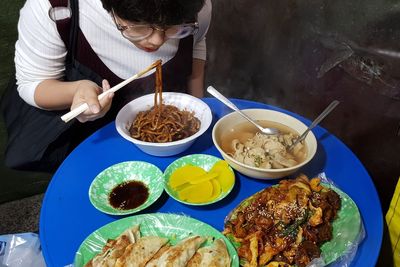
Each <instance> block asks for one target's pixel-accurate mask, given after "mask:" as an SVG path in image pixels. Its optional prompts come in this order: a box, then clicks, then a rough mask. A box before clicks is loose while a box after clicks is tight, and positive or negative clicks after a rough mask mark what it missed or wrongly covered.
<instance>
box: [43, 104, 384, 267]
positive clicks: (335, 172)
mask: <svg viewBox="0 0 400 267" xmlns="http://www.w3.org/2000/svg"><path fill="white" fill-rule="evenodd" d="M204 101H205V102H206V103H207V104H208V105H209V106H210V107H211V109H212V111H213V116H214V119H213V123H212V124H211V126H210V128H209V129H208V131H207V132H206V133H205V134H204V135H203V136H201V137H200V138H199V139H198V140H197V141H196V142H195V143H194V144H193V146H192V147H191V148H190V149H189V150H187V151H185V152H184V153H182V154H180V155H177V156H173V157H163V158H161V157H154V156H150V155H147V154H144V153H143V152H141V151H140V150H139V149H137V148H136V146H135V145H134V144H132V143H130V142H128V141H126V140H125V139H123V138H122V137H120V135H119V134H118V133H117V131H116V129H115V124H114V123H110V124H108V125H106V126H105V127H103V128H102V129H100V130H98V131H97V132H95V133H94V134H93V135H91V136H90V137H89V138H88V139H86V140H85V141H84V142H83V143H82V144H80V145H79V146H78V147H77V148H76V149H75V150H74V151H73V152H72V153H71V154H70V155H69V156H68V158H67V159H66V160H65V161H64V162H63V164H62V165H61V166H60V167H59V169H58V170H57V172H56V173H55V174H54V177H53V178H52V180H51V182H50V184H49V186H48V188H47V191H46V194H45V197H44V200H43V205H42V209H41V214H40V230H39V233H40V240H41V245H42V249H43V255H44V258H45V260H46V263H47V265H48V266H57V267H58V266H65V265H68V264H71V263H73V260H74V256H75V252H76V251H77V249H78V247H79V246H80V244H81V242H82V241H83V240H84V239H85V238H86V237H87V236H88V235H89V234H91V233H92V232H93V231H95V230H96V229H98V228H99V227H101V226H103V225H105V224H107V223H110V222H112V221H115V220H117V219H120V218H122V217H118V216H110V215H107V214H104V213H102V212H100V211H98V210H97V209H95V208H94V207H93V206H92V204H91V203H90V201H89V197H88V190H89V186H90V184H91V182H92V180H93V179H94V177H95V176H96V175H97V174H98V173H100V172H101V171H102V170H104V169H106V168H107V167H109V166H111V165H113V164H116V163H119V162H122V161H130V160H141V161H147V162H150V163H152V164H154V165H156V166H158V167H159V168H160V169H161V170H162V171H164V170H165V168H166V167H167V166H168V165H169V164H170V163H171V162H172V161H174V160H175V159H177V158H179V157H181V156H184V155H188V154H195V153H204V154H211V155H216V156H218V157H221V155H220V154H219V152H218V151H217V149H216V148H215V147H214V145H213V143H212V138H211V132H212V127H213V125H214V124H215V122H216V121H217V120H218V119H219V118H221V117H222V116H223V115H225V114H227V113H229V112H231V110H229V109H228V108H227V107H225V106H224V105H223V104H221V103H220V102H219V101H218V100H216V99H213V98H205V99H204ZM233 102H234V103H235V104H236V105H237V106H238V107H239V108H240V109H245V108H269V109H274V110H279V111H283V112H286V113H289V114H291V115H293V116H295V117H297V118H298V119H300V120H302V121H303V122H304V123H305V124H307V125H309V124H310V123H311V122H310V121H309V120H307V119H304V118H302V117H300V116H298V115H296V114H293V113H290V112H287V111H285V110H282V109H278V108H274V107H271V106H268V105H265V104H261V103H257V102H251V101H245V100H238V99H233ZM313 132H314V134H315V136H316V137H317V140H318V150H317V153H316V156H315V158H314V159H313V160H312V161H311V162H310V163H309V164H308V165H307V166H306V167H305V168H303V169H302V170H301V172H303V173H305V174H306V175H307V176H309V177H312V176H315V175H318V174H319V173H321V172H325V174H326V175H327V176H328V177H329V178H330V179H331V180H333V181H334V183H335V184H336V186H338V187H339V188H340V189H341V190H342V191H344V192H346V193H347V194H348V195H349V196H350V197H351V198H352V199H353V200H354V201H355V202H356V204H357V205H358V208H359V210H360V212H361V216H362V219H363V222H364V227H365V232H366V235H365V239H364V240H363V242H362V244H361V245H360V247H359V248H358V251H357V254H356V256H355V258H354V261H353V263H352V265H351V266H360V267H361V266H362V267H367V266H375V263H376V261H377V258H378V255H379V251H380V247H381V241H382V233H383V218H382V210H381V206H380V201H379V198H378V195H377V192H376V189H375V187H374V185H373V182H372V180H371V178H370V176H369V174H368V173H367V171H366V170H365V168H364V167H363V165H362V164H361V163H360V161H359V160H358V159H357V157H356V156H355V155H354V154H353V153H352V152H351V151H350V150H349V149H348V148H347V147H346V146H345V145H344V144H343V143H342V142H341V141H340V140H338V139H337V138H336V137H335V136H333V135H332V134H330V133H329V132H327V131H326V130H325V129H323V128H322V127H316V128H315V129H314V130H313ZM275 183H277V181H276V180H258V179H252V178H248V177H246V176H244V175H241V174H239V173H237V172H236V184H235V187H234V189H233V191H232V192H231V193H230V195H229V196H228V197H226V198H225V199H223V200H222V201H220V202H217V203H215V204H213V205H209V206H201V207H199V206H187V205H184V204H181V203H179V202H177V201H175V200H174V199H172V198H170V197H169V196H168V195H167V194H166V192H164V193H163V195H162V196H161V198H160V199H159V200H158V201H156V202H155V203H154V204H153V205H152V206H150V207H149V208H147V209H145V210H143V211H142V212H140V213H153V212H169V213H171V212H175V213H180V214H182V213H183V214H186V215H189V216H191V217H193V218H196V219H199V220H201V221H203V222H205V223H208V224H210V225H212V226H213V227H215V228H217V229H219V230H222V229H223V224H224V218H225V216H226V215H227V214H228V213H229V211H230V210H232V209H233V208H235V206H236V205H238V204H239V203H240V202H241V201H242V200H243V199H245V198H247V197H249V196H250V195H252V194H254V193H256V192H257V191H259V190H261V189H263V188H265V187H267V186H270V185H271V184H275Z"/></svg>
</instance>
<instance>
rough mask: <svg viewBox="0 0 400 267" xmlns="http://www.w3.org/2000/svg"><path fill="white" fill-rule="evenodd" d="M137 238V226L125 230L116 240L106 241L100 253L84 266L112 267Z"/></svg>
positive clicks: (138, 236)
mask: <svg viewBox="0 0 400 267" xmlns="http://www.w3.org/2000/svg"><path fill="white" fill-rule="evenodd" d="M139 238H140V232H139V226H138V225H135V226H133V227H131V228H129V229H127V230H125V231H124V232H123V233H122V234H120V235H119V236H118V237H117V238H116V239H109V240H107V243H106V244H105V245H104V247H103V250H102V252H101V253H99V254H97V255H96V256H95V257H94V258H93V259H91V260H90V261H89V262H88V263H87V264H86V265H85V266H86V267H97V266H114V265H115V263H116V261H117V259H118V258H119V257H121V256H122V255H123V254H124V251H125V249H126V248H127V247H128V246H129V245H130V244H133V243H135V242H136V241H137V240H139Z"/></svg>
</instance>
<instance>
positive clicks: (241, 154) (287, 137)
mask: <svg viewBox="0 0 400 267" xmlns="http://www.w3.org/2000/svg"><path fill="white" fill-rule="evenodd" d="M242 111H243V112H244V113H245V114H246V115H248V116H249V117H250V118H252V119H254V120H255V121H257V122H258V123H259V124H260V125H261V126H263V127H271V128H277V129H278V130H279V133H278V134H277V135H265V134H262V133H261V132H260V131H259V130H258V129H257V128H256V127H255V126H254V125H252V124H251V123H249V122H248V121H247V120H245V119H244V118H243V117H242V116H240V115H239V113H237V112H232V113H229V114H227V115H225V116H224V117H222V118H220V119H219V120H218V121H217V123H216V124H215V125H214V128H213V132H212V139H213V143H214V145H215V146H216V148H217V149H218V151H219V152H220V153H221V155H222V157H223V158H224V159H225V161H227V162H228V163H229V165H230V166H231V167H232V168H233V169H235V170H237V171H238V172H240V173H242V174H244V175H247V176H249V177H252V178H258V179H278V178H282V177H285V176H288V175H290V174H293V173H295V172H296V171H298V170H299V169H300V168H301V167H303V166H304V165H306V164H307V163H308V162H310V161H311V160H312V159H313V157H314V155H315V153H316V151H317V140H316V138H315V135H314V134H313V133H312V132H309V133H308V135H307V137H306V138H305V140H304V141H302V142H300V143H298V144H297V145H296V146H295V147H294V148H293V149H288V148H289V147H290V146H291V144H292V143H293V142H294V141H295V140H296V139H297V137H298V136H299V135H301V134H302V133H303V132H304V131H305V130H306V129H307V126H306V125H305V124H304V123H303V122H301V121H300V120H298V119H296V118H295V117H293V116H290V115H288V114H286V113H283V112H279V111H274V110H268V109H245V110H242Z"/></svg>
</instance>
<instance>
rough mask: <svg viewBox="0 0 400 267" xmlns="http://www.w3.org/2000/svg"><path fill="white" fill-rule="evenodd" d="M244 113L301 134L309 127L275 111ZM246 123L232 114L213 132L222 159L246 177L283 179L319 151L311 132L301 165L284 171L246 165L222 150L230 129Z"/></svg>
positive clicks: (246, 111)
mask: <svg viewBox="0 0 400 267" xmlns="http://www.w3.org/2000/svg"><path fill="white" fill-rule="evenodd" d="M242 111H243V112H244V113H246V114H247V115H248V116H249V117H250V118H252V119H254V120H265V121H273V122H278V123H280V124H283V125H286V126H288V127H290V128H292V129H293V130H295V131H297V132H298V133H299V134H302V133H303V132H304V131H305V130H306V129H307V126H306V125H305V124H304V123H302V122H301V121H299V120H298V119H296V118H294V117H292V116H290V115H288V114H285V113H282V112H279V111H273V110H268V109H245V110H242ZM245 121H246V120H245V119H244V118H243V117H242V116H240V114H239V113H237V112H232V113H229V114H227V115H225V116H224V117H222V118H220V119H219V120H218V121H217V123H216V124H215V125H214V128H213V131H212V138H213V142H214V145H215V146H216V148H217V149H218V150H219V152H220V153H221V155H222V157H223V158H224V159H225V160H226V161H227V162H228V163H229V165H230V166H231V167H232V168H234V169H235V170H237V171H238V172H240V173H242V174H244V175H247V176H249V177H252V178H258V179H277V178H282V177H285V176H288V175H290V174H292V173H294V172H296V171H297V170H299V169H300V168H301V167H302V166H304V165H306V164H307V163H308V162H310V160H311V159H312V158H313V157H314V155H315V153H316V151H317V140H316V138H315V135H314V134H313V133H312V132H311V131H310V133H309V134H308V135H307V137H306V139H305V142H306V145H307V158H306V159H305V160H304V161H303V162H301V163H300V164H298V165H296V166H293V167H290V168H282V169H264V168H257V167H252V166H249V165H246V164H244V163H242V162H239V161H237V160H235V159H233V158H232V157H231V156H229V155H228V154H227V153H225V151H223V150H222V148H221V140H222V138H224V137H223V136H224V134H226V133H227V131H229V129H232V128H233V127H234V126H235V125H237V124H240V123H242V122H245Z"/></svg>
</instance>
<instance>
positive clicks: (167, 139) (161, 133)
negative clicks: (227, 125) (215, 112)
mask: <svg viewBox="0 0 400 267" xmlns="http://www.w3.org/2000/svg"><path fill="white" fill-rule="evenodd" d="M155 99H158V96H155V94H148V95H144V96H142V97H138V98H136V99H134V100H132V101H131V102H129V103H128V104H126V105H125V106H124V107H123V108H122V109H121V110H120V111H119V113H118V115H117V117H116V119H115V127H116V129H117V131H118V133H119V134H120V135H121V136H122V137H123V138H125V139H126V140H127V141H129V142H131V143H133V144H135V145H136V146H137V147H138V148H139V149H140V150H142V151H143V152H145V153H147V154H150V155H153V156H159V157H167V156H173V155H176V154H179V153H181V152H183V151H185V150H186V149H188V148H189V147H190V146H191V145H192V144H193V143H194V142H195V141H196V139H197V138H198V137H200V136H201V135H202V134H203V133H204V132H205V131H206V130H207V129H208V128H209V126H210V124H211V121H212V113H211V109H210V107H209V106H208V105H207V104H206V103H205V102H204V101H202V100H201V99H199V98H197V97H194V96H192V95H189V94H185V93H176V92H164V93H162V99H161V101H155Z"/></svg>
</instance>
